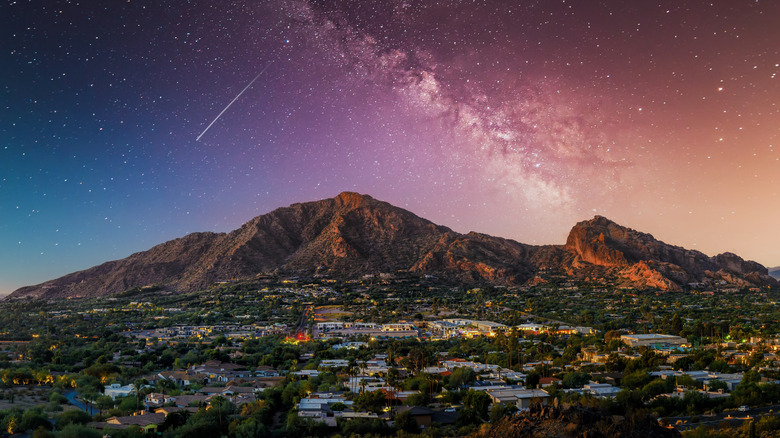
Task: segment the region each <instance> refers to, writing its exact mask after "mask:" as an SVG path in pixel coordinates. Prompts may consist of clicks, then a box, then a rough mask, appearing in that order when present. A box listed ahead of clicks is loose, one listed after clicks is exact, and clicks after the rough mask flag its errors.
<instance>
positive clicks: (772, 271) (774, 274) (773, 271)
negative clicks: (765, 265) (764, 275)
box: [769, 266, 780, 280]
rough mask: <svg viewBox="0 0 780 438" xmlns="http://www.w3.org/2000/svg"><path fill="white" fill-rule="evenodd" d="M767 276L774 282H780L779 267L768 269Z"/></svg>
mask: <svg viewBox="0 0 780 438" xmlns="http://www.w3.org/2000/svg"><path fill="white" fill-rule="evenodd" d="M769 275H770V276H771V277H772V278H774V279H775V280H780V266H775V267H774V268H769Z"/></svg>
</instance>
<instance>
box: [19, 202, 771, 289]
mask: <svg viewBox="0 0 780 438" xmlns="http://www.w3.org/2000/svg"><path fill="white" fill-rule="evenodd" d="M540 270H553V271H558V272H561V273H564V274H566V275H568V276H570V277H572V278H575V279H584V278H591V279H596V278H599V277H613V278H616V279H617V281H618V282H620V284H621V285H623V286H627V287H638V288H655V289H662V290H679V289H680V288H681V287H684V286H685V285H687V284H689V283H697V284H699V285H701V286H704V287H706V286H708V285H712V284H715V283H716V282H721V283H722V282H725V283H728V284H733V285H735V286H738V287H750V286H762V285H775V284H777V281H776V280H775V279H773V278H771V277H770V276H769V275H768V270H767V269H766V268H765V267H763V266H761V265H760V264H758V263H755V262H751V261H745V260H743V259H742V258H740V257H738V256H737V255H735V254H731V253H724V254H720V255H717V256H715V257H708V256H706V255H705V254H703V253H700V252H698V251H693V250H687V249H684V248H680V247H677V246H672V245H668V244H665V243H663V242H661V241H658V240H656V239H655V238H653V236H651V235H650V234H645V233H641V232H638V231H635V230H632V229H630V228H626V227H623V226H620V225H618V224H616V223H614V222H612V221H610V220H609V219H607V218H605V217H601V216H596V217H594V218H593V219H591V220H587V221H583V222H579V223H577V224H576V225H575V226H574V227H573V228H572V230H571V232H570V234H569V237H568V239H567V241H566V244H565V245H544V246H532V245H526V244H522V243H518V242H516V241H514V240H509V239H503V238H500V237H493V236H489V235H486V234H480V233H475V232H471V233H468V234H460V233H456V232H454V231H452V230H450V229H449V228H447V227H444V226H441V225H436V224H434V223H433V222H430V221H428V220H426V219H423V218H420V217H419V216H417V215H415V214H413V213H411V212H409V211H407V210H404V209H401V208H398V207H395V206H393V205H390V204H388V203H386V202H382V201H378V200H376V199H374V198H372V197H370V196H368V195H361V194H358V193H352V192H344V193H341V194H339V195H338V196H336V197H335V198H330V199H323V200H320V201H314V202H306V203H299V204H293V205H291V206H289V207H284V208H279V209H276V210H274V211H272V212H270V213H268V214H264V215H261V216H257V217H255V218H254V219H252V220H250V221H249V222H247V223H246V224H244V225H243V226H241V227H240V228H239V229H237V230H235V231H232V232H230V233H193V234H189V235H187V236H184V237H182V238H179V239H174V240H171V241H168V242H165V243H163V244H160V245H157V246H155V247H153V248H151V249H149V250H148V251H143V252H139V253H135V254H133V255H131V256H129V257H127V258H125V259H122V260H116V261H111V262H107V263H104V264H101V265H99V266H95V267H93V268H89V269H86V270H84V271H79V272H74V273H72V274H68V275H65V276H63V277H60V278H57V279H54V280H51V281H47V282H45V283H42V284H39V285H35V286H27V287H23V288H20V289H18V290H16V291H14V292H13V293H12V294H11V295H9V297H8V298H7V299H16V298H21V297H41V298H59V297H94V296H103V295H109V294H112V293H117V292H122V291H125V290H128V289H131V288H134V287H142V286H146V285H152V284H154V285H161V286H164V287H165V288H167V289H169V290H172V291H176V292H188V291H195V290H199V289H203V288H207V287H209V286H211V285H213V284H214V283H215V282H218V281H224V280H233V279H242V278H248V277H253V276H255V275H257V274H259V273H265V272H278V273H280V274H287V275H301V276H310V275H315V274H316V275H326V276H330V277H334V278H354V277H357V276H361V275H364V274H377V273H392V272H397V271H408V272H412V273H417V274H420V275H435V276H437V277H438V278H440V279H442V280H444V281H452V282H458V283H463V284H467V285H471V284H475V285H476V284H493V285H522V284H533V283H534V282H536V281H538V278H537V277H536V273H537V272H539V271H540Z"/></svg>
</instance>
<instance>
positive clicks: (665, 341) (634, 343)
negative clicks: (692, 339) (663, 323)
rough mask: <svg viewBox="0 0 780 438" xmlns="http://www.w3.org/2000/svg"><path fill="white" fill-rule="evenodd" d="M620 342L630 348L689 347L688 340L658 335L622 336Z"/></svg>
mask: <svg viewBox="0 0 780 438" xmlns="http://www.w3.org/2000/svg"><path fill="white" fill-rule="evenodd" d="M620 340H621V341H623V342H625V343H626V344H628V346H629V347H641V346H643V345H645V346H648V347H671V346H676V347H684V346H687V345H689V344H688V339H686V338H683V337H680V336H674V335H660V334H656V333H648V334H638V335H622V336H621V337H620Z"/></svg>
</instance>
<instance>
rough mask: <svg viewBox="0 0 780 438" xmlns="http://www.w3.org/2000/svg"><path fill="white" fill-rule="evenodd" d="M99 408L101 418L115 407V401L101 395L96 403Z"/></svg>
mask: <svg viewBox="0 0 780 438" xmlns="http://www.w3.org/2000/svg"><path fill="white" fill-rule="evenodd" d="M95 403H96V404H97V407H98V411H99V412H100V416H101V417H102V416H103V411H108V410H109V409H111V408H113V407H114V399H112V398H111V397H109V396H107V395H101V396H100V397H98V398H97V400H96V401H95Z"/></svg>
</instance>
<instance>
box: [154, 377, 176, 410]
mask: <svg viewBox="0 0 780 438" xmlns="http://www.w3.org/2000/svg"><path fill="white" fill-rule="evenodd" d="M157 386H158V387H159V388H160V392H162V399H163V405H164V404H165V390H166V389H174V388H176V383H174V382H172V381H170V380H168V379H160V380H158V381H157Z"/></svg>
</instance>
